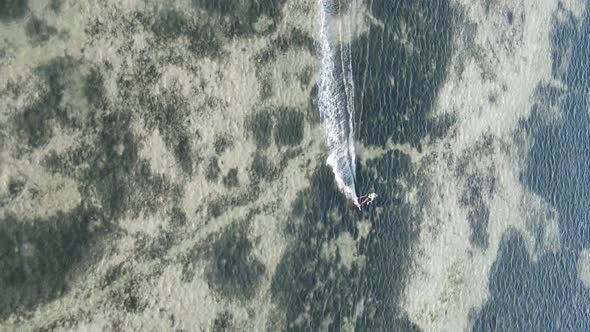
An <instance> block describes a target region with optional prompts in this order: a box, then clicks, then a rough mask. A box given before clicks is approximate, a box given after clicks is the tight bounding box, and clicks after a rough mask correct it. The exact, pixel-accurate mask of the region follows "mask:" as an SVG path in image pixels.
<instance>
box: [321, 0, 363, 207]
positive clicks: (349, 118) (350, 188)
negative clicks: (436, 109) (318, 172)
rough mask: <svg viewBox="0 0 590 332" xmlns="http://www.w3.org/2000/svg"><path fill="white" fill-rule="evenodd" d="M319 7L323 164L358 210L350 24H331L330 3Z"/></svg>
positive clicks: (322, 0)
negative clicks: (324, 140) (324, 147)
mask: <svg viewBox="0 0 590 332" xmlns="http://www.w3.org/2000/svg"><path fill="white" fill-rule="evenodd" d="M318 1H319V6H320V10H319V11H320V20H321V24H320V47H319V58H320V75H319V83H318V85H319V92H318V97H319V112H320V119H321V122H322V126H323V128H324V131H325V136H326V144H327V146H328V149H329V155H328V160H327V164H328V165H329V166H330V167H331V168H332V171H333V172H334V177H335V180H336V184H337V185H338V189H340V191H341V192H342V193H343V194H344V195H345V196H346V197H347V198H348V199H350V200H351V201H352V202H353V203H354V204H355V205H356V206H357V207H359V208H360V205H359V202H358V198H357V195H356V190H355V185H354V182H355V177H356V176H355V173H356V155H355V149H354V127H353V125H354V121H353V120H354V84H353V80H352V64H351V55H350V45H349V39H347V38H344V36H347V37H350V36H351V32H350V29H351V24H350V22H344V20H339V21H338V24H335V22H334V8H335V7H334V5H333V3H332V0H318Z"/></svg>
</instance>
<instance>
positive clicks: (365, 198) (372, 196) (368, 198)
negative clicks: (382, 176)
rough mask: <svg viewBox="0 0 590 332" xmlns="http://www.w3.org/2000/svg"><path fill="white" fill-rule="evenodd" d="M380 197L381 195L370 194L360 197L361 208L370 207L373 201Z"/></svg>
mask: <svg viewBox="0 0 590 332" xmlns="http://www.w3.org/2000/svg"><path fill="white" fill-rule="evenodd" d="M377 197H379V195H377V194H375V193H370V194H368V195H364V196H361V197H359V199H360V200H361V204H360V205H361V206H363V205H365V204H366V205H370V204H371V203H373V200H375V198H377Z"/></svg>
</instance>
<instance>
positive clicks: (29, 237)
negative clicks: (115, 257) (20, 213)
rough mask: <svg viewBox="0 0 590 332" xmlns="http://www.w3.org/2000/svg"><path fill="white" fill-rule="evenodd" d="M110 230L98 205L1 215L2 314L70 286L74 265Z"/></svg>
mask: <svg viewBox="0 0 590 332" xmlns="http://www.w3.org/2000/svg"><path fill="white" fill-rule="evenodd" d="M110 229H111V226H110V224H109V223H108V221H106V220H105V218H104V216H103V215H102V213H101V212H100V211H99V210H98V209H94V208H85V207H82V206H80V207H77V208H75V209H73V210H72V211H70V212H68V213H61V212H59V213H58V214H56V215H55V216H52V217H49V218H48V219H43V220H42V219H35V220H21V218H19V217H17V216H15V215H11V214H8V215H6V216H5V217H4V218H3V219H2V220H0V292H1V293H2V296H1V297H0V318H6V317H7V316H8V315H10V314H12V313H18V312H21V311H23V310H30V309H33V308H34V307H35V306H36V305H38V304H43V303H46V302H49V301H51V300H53V299H55V298H57V297H59V296H61V295H62V294H64V293H65V292H67V291H68V290H69V281H68V280H70V279H71V278H70V277H71V276H72V274H73V273H75V272H74V270H75V268H76V267H77V266H78V265H79V264H80V263H81V262H82V260H83V259H84V258H85V257H87V255H96V254H93V250H94V249H95V246H94V244H95V243H96V240H97V239H99V238H100V237H101V236H102V235H104V234H106V233H107V232H109V231H110Z"/></svg>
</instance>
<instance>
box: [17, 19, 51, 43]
mask: <svg viewBox="0 0 590 332" xmlns="http://www.w3.org/2000/svg"><path fill="white" fill-rule="evenodd" d="M25 32H26V34H27V37H29V39H30V40H31V42H32V43H33V44H34V45H38V44H40V43H44V42H46V41H48V40H49V38H50V37H51V36H53V35H55V34H56V33H57V29H56V28H54V27H52V26H50V25H48V24H47V22H45V20H43V19H40V18H38V17H36V16H33V17H31V18H30V19H29V21H28V22H27V25H26V26H25Z"/></svg>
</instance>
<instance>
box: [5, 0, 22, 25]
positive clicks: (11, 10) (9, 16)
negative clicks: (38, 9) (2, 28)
mask: <svg viewBox="0 0 590 332" xmlns="http://www.w3.org/2000/svg"><path fill="white" fill-rule="evenodd" d="M27 9H28V1H27V0H0V21H2V22H9V21H13V20H17V19H19V18H23V17H24V16H25V13H26V12H27Z"/></svg>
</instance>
